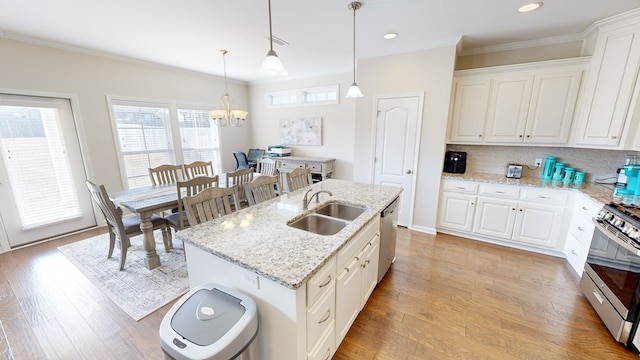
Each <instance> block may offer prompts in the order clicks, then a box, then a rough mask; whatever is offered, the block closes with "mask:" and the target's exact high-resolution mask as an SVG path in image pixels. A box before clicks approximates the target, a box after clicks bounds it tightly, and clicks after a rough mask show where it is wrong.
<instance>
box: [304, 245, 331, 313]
mask: <svg viewBox="0 0 640 360" xmlns="http://www.w3.org/2000/svg"><path fill="white" fill-rule="evenodd" d="M335 280H336V258H335V256H334V257H332V258H331V260H330V261H329V262H328V263H326V264H325V265H324V266H323V267H322V269H320V271H318V272H317V273H316V274H315V275H313V277H311V279H309V281H308V282H307V306H311V305H313V303H315V301H316V300H317V299H318V298H319V297H320V296H321V295H322V294H324V292H325V291H327V290H328V289H330V288H333V284H334V282H335Z"/></svg>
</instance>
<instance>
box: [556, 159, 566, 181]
mask: <svg viewBox="0 0 640 360" xmlns="http://www.w3.org/2000/svg"><path fill="white" fill-rule="evenodd" d="M564 166H565V165H564V163H561V162H559V163H556V169H555V171H554V172H553V180H554V181H562V179H563V178H564Z"/></svg>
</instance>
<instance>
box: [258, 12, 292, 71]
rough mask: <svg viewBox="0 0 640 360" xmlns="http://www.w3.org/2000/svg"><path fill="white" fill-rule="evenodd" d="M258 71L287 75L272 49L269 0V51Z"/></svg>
mask: <svg viewBox="0 0 640 360" xmlns="http://www.w3.org/2000/svg"><path fill="white" fill-rule="evenodd" d="M260 73H262V74H267V75H269V76H278V75H282V76H284V75H287V71H286V70H285V69H284V66H282V62H281V61H280V59H279V58H278V55H277V54H276V52H275V51H273V31H272V28H271V0H269V52H267V57H266V58H264V60H263V61H262V67H261V68H260Z"/></svg>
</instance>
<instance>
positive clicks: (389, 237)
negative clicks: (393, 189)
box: [378, 197, 400, 282]
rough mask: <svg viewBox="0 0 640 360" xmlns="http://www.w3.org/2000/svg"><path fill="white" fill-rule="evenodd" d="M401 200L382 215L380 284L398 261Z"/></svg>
mask: <svg viewBox="0 0 640 360" xmlns="http://www.w3.org/2000/svg"><path fill="white" fill-rule="evenodd" d="M399 202H400V198H399V197H397V198H395V199H394V200H393V201H392V202H391V204H389V205H388V206H387V207H386V208H384V210H382V212H381V213H380V259H379V262H378V282H380V281H381V280H382V278H383V277H384V275H385V274H386V273H387V270H389V267H391V264H392V263H393V262H394V261H395V260H396V233H397V226H398V203H399Z"/></svg>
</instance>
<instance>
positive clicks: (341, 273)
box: [335, 219, 380, 346]
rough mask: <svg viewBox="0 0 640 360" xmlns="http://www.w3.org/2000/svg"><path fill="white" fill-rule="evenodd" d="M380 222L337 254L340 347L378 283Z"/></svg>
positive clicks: (336, 317) (338, 339) (366, 228)
mask: <svg viewBox="0 0 640 360" xmlns="http://www.w3.org/2000/svg"><path fill="white" fill-rule="evenodd" d="M379 228H380V221H379V219H378V220H377V221H372V222H371V224H369V225H366V226H365V228H364V229H363V230H362V231H361V232H360V233H359V234H358V235H357V236H356V237H355V238H354V239H352V240H351V241H350V242H349V244H347V245H346V246H345V247H344V248H342V249H341V250H340V251H339V252H338V256H337V271H338V277H337V279H336V316H335V344H336V346H340V343H341V342H342V340H343V339H344V337H345V335H347V332H348V331H349V328H351V325H352V324H353V322H354V321H355V319H356V317H357V316H358V314H359V313H360V310H362V308H363V307H364V304H365V303H366V302H367V300H368V299H369V296H370V295H371V293H372V292H373V288H375V286H376V284H377V280H378V257H379V249H380V234H379Z"/></svg>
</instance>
